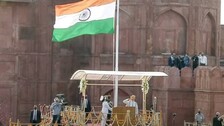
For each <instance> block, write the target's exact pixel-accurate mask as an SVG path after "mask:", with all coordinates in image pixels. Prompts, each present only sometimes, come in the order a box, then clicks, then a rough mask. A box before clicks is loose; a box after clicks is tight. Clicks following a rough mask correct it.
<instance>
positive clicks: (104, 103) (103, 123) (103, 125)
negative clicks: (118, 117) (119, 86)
mask: <svg viewBox="0 0 224 126" xmlns="http://www.w3.org/2000/svg"><path fill="white" fill-rule="evenodd" d="M108 110H110V111H112V108H111V107H110V106H109V103H108V101H107V99H106V98H103V100H102V110H101V112H102V120H101V126H106V121H107V114H108Z"/></svg>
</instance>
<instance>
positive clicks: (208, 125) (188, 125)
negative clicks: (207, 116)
mask: <svg viewBox="0 0 224 126" xmlns="http://www.w3.org/2000/svg"><path fill="white" fill-rule="evenodd" d="M184 126H197V123H196V122H186V121H184ZM201 126H212V124H211V123H202V124H201Z"/></svg>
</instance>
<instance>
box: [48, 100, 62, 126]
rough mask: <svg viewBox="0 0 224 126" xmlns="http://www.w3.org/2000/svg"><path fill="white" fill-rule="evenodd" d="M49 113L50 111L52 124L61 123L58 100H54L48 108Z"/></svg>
mask: <svg viewBox="0 0 224 126" xmlns="http://www.w3.org/2000/svg"><path fill="white" fill-rule="evenodd" d="M50 109H51V111H52V115H53V120H52V123H53V124H55V123H58V124H59V123H61V109H62V107H61V103H60V101H59V99H58V98H57V97H56V98H55V99H54V102H53V103H52V104H51V107H50Z"/></svg>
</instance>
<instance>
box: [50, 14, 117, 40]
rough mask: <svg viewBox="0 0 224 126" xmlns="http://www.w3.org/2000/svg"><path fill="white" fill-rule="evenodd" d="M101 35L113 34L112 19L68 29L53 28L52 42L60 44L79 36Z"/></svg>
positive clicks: (77, 25)
mask: <svg viewBox="0 0 224 126" xmlns="http://www.w3.org/2000/svg"><path fill="white" fill-rule="evenodd" d="M101 33H114V18H108V19H105V20H95V21H90V22H79V23H77V24H75V25H73V26H71V27H69V28H61V29H57V28H55V29H54V31H53V37H52V41H53V42H62V41H65V40H68V39H71V38H74V37H77V36H80V35H87V34H88V35H94V34H101Z"/></svg>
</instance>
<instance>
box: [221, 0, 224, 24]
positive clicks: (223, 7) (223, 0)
mask: <svg viewBox="0 0 224 126" xmlns="http://www.w3.org/2000/svg"><path fill="white" fill-rule="evenodd" d="M221 24H223V25H224V0H221Z"/></svg>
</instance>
